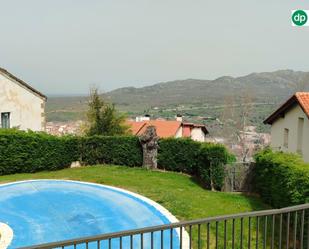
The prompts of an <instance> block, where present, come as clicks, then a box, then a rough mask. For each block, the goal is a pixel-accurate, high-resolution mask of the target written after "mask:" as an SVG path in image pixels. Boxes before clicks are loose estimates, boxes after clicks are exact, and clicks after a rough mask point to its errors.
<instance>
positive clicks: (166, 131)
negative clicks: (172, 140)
mask: <svg viewBox="0 0 309 249" xmlns="http://www.w3.org/2000/svg"><path fill="white" fill-rule="evenodd" d="M127 124H128V125H129V126H130V130H131V132H132V134H133V135H141V134H143V133H144V132H145V130H146V128H147V127H148V126H155V127H156V131H157V135H158V136H159V137H163V138H165V137H174V136H175V135H176V133H177V131H178V130H179V128H180V127H181V126H183V127H186V126H187V127H190V128H194V127H201V128H202V130H203V131H204V133H205V134H207V133H208V131H207V129H206V127H205V125H196V124H193V123H182V122H180V121H170V120H149V121H139V122H136V121H127Z"/></svg>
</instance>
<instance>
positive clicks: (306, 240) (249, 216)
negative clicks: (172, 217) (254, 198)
mask: <svg viewBox="0 0 309 249" xmlns="http://www.w3.org/2000/svg"><path fill="white" fill-rule="evenodd" d="M35 248H36V249H51V248H87V249H88V248H89V249H92V248H94V249H100V248H104V249H146V248H147V249H192V248H194V249H204V248H205V249H210V248H216V249H221V248H224V249H225V248H232V249H236V248H255V249H258V248H263V249H266V248H271V249H274V248H279V249H290V248H293V249H309V203H308V204H303V205H299V206H294V207H288V208H282V209H272V210H263V211H257V212H248V213H240V214H234V215H225V216H218V217H211V218H205V219H199V220H192V221H182V222H177V223H172V224H166V225H160V226H153V227H147V228H142V229H134V230H128V231H122V232H115V233H108V234H102V235H96V236H91V237H84V238H78V239H72V240H66V241H60V242H55V243H47V244H41V245H36V246H28V247H23V249H35Z"/></svg>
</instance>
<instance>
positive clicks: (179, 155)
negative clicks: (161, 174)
mask: <svg viewBox="0 0 309 249" xmlns="http://www.w3.org/2000/svg"><path fill="white" fill-rule="evenodd" d="M200 148H201V143H198V142H195V141H193V140H191V139H181V138H166V139H161V140H159V150H158V165H159V168H161V169H165V170H169V171H177V172H184V173H187V174H195V173H196V172H197V165H198V160H197V159H198V156H199V153H200Z"/></svg>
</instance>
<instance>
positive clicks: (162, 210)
mask: <svg viewBox="0 0 309 249" xmlns="http://www.w3.org/2000/svg"><path fill="white" fill-rule="evenodd" d="M38 181H55V182H57V181H58V182H61V181H62V182H63V181H64V182H73V183H82V184H86V185H93V186H101V187H102V186H103V187H105V188H108V189H111V190H114V191H118V192H122V193H125V194H128V195H131V196H133V197H135V198H137V199H139V200H141V201H143V202H145V203H147V204H149V205H151V206H152V207H154V208H155V209H156V210H157V211H159V212H160V213H161V214H162V215H164V216H165V218H166V219H167V220H168V221H170V222H171V223H175V222H179V220H178V219H177V218H176V217H175V216H174V215H173V214H172V213H171V212H170V211H168V210H167V209H166V208H165V207H163V206H162V205H160V204H159V203H157V202H155V201H153V200H151V199H150V198H148V197H145V196H143V195H140V194H137V193H134V192H132V191H129V190H126V189H123V188H119V187H114V186H110V185H106V184H100V183H93V182H84V181H78V180H63V179H33V180H23V181H15V182H9V183H3V184H0V186H6V185H14V184H18V183H25V182H38ZM1 224H4V223H1V222H0V225H1ZM5 225H6V224H5ZM6 226H8V225H6ZM9 229H11V228H10V227H9ZM182 229H183V231H182V237H183V247H184V248H188V247H189V246H188V245H189V234H188V233H187V232H186V231H185V229H184V228H182ZM175 230H176V233H177V235H178V236H180V228H177V229H175ZM0 231H1V230H0ZM11 232H12V234H11V235H10V234H6V233H4V235H3V233H2V236H1V238H2V237H3V238H4V241H9V238H11V240H10V242H11V241H12V239H13V230H12V229H11ZM10 236H11V237H10ZM1 242H2V239H0V249H6V247H3V248H2V247H1ZM10 242H9V244H7V245H6V246H9V245H10Z"/></svg>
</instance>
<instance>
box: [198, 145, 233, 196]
mask: <svg viewBox="0 0 309 249" xmlns="http://www.w3.org/2000/svg"><path fill="white" fill-rule="evenodd" d="M229 158H233V157H232V156H231V155H230V153H229V152H228V151H227V149H226V148H225V146H224V145H220V144H211V143H205V144H202V146H201V148H200V153H199V163H198V170H197V172H198V173H197V174H198V176H199V177H200V179H201V180H202V181H203V182H204V183H206V184H207V186H208V187H209V188H214V189H217V190H221V188H222V187H223V183H224V177H225V171H224V166H225V165H226V164H227V162H228V161H229Z"/></svg>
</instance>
